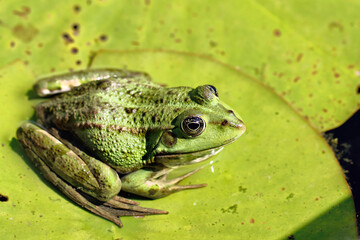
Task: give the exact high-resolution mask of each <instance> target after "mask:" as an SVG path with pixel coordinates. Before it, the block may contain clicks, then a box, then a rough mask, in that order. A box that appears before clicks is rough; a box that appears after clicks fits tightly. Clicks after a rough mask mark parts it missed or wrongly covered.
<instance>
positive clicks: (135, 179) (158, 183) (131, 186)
mask: <svg viewBox="0 0 360 240" xmlns="http://www.w3.org/2000/svg"><path fill="white" fill-rule="evenodd" d="M203 167H204V166H202V167H199V168H197V169H195V170H193V171H191V172H189V173H187V174H185V175H183V176H180V177H177V178H174V179H169V180H168V179H167V178H168V175H169V173H170V172H171V171H172V169H171V168H164V169H162V170H159V171H154V170H152V169H140V170H137V171H135V172H133V173H130V174H128V175H125V176H124V177H122V178H121V181H122V190H123V191H126V192H130V193H133V194H136V195H140V196H143V197H147V198H152V199H156V198H162V197H165V196H167V195H169V194H172V193H175V192H179V191H182V190H186V189H194V188H202V187H206V186H207V184H206V183H203V184H193V185H177V184H178V183H180V182H181V181H182V180H184V179H185V178H187V177H189V176H191V175H193V174H195V173H196V172H198V171H200V170H201V169H202V168H203Z"/></svg>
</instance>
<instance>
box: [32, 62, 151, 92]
mask: <svg viewBox="0 0 360 240" xmlns="http://www.w3.org/2000/svg"><path fill="white" fill-rule="evenodd" d="M128 78H132V79H134V78H137V79H142V80H144V81H145V82H150V81H151V79H150V77H149V75H148V74H146V73H142V72H134V71H128V70H124V69H115V68H105V69H88V70H82V71H77V72H69V73H64V74H60V75H55V76H50V77H45V78H41V79H39V80H38V81H37V82H36V83H35V85H34V90H35V92H36V94H37V95H39V96H41V97H44V96H51V95H54V94H58V93H63V92H68V91H70V90H71V89H72V88H74V87H77V86H80V85H82V84H85V83H88V82H93V81H103V80H119V79H128Z"/></svg>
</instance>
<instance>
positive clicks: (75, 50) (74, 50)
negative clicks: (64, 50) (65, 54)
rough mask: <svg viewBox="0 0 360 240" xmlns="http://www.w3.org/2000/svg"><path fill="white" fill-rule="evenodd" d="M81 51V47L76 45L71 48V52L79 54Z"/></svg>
mask: <svg viewBox="0 0 360 240" xmlns="http://www.w3.org/2000/svg"><path fill="white" fill-rule="evenodd" d="M78 52H79V49H78V48H76V47H73V48H71V53H73V54H77V53H78Z"/></svg>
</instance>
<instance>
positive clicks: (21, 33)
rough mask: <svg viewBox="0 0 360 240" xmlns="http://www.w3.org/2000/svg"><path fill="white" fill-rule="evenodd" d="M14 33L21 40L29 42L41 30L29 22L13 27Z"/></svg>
mask: <svg viewBox="0 0 360 240" xmlns="http://www.w3.org/2000/svg"><path fill="white" fill-rule="evenodd" d="M12 33H13V35H14V36H15V37H17V38H18V39H20V40H21V41H23V42H25V43H28V42H31V40H33V39H34V37H35V36H36V35H37V34H38V33H39V30H38V29H37V28H35V27H34V26H33V25H32V24H28V25H27V26H25V25H22V24H18V25H16V26H15V27H14V28H13V29H12Z"/></svg>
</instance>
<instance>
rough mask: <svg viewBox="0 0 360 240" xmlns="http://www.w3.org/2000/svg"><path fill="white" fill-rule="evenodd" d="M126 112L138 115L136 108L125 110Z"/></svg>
mask: <svg viewBox="0 0 360 240" xmlns="http://www.w3.org/2000/svg"><path fill="white" fill-rule="evenodd" d="M124 110H125V112H126V113H127V114H130V113H136V111H137V109H136V108H124Z"/></svg>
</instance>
